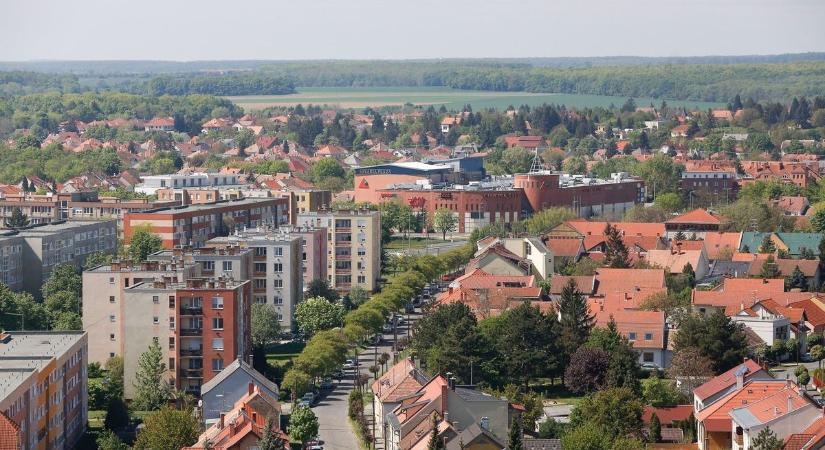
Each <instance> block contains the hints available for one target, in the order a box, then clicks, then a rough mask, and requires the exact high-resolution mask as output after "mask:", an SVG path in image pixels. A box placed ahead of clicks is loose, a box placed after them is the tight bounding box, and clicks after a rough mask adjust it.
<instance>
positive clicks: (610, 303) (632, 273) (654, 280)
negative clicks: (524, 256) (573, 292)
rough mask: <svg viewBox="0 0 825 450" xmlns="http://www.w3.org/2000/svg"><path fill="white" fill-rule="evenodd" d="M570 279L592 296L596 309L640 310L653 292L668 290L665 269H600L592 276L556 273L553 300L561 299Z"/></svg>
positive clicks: (551, 295) (590, 297) (552, 292)
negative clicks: (567, 275) (568, 275)
mask: <svg viewBox="0 0 825 450" xmlns="http://www.w3.org/2000/svg"><path fill="white" fill-rule="evenodd" d="M569 278H573V279H574V280H575V281H576V284H577V285H578V287H579V290H580V291H581V292H582V293H583V294H584V295H586V296H588V303H589V304H590V307H591V309H592V310H594V311H605V312H614V311H622V310H626V309H629V310H638V309H640V307H641V304H642V302H644V301H645V300H646V299H648V298H649V297H651V296H652V295H656V294H659V293H663V292H667V288H666V287H665V272H664V270H662V269H612V268H600V269H597V270H596V272H595V274H594V275H591V276H580V277H564V276H561V275H554V276H553V278H552V279H551V280H550V297H551V299H554V300H557V299H558V298H559V296H560V295H561V290H562V289H563V288H564V285H565V284H566V283H567V281H568V279H569Z"/></svg>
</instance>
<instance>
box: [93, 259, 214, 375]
mask: <svg viewBox="0 0 825 450" xmlns="http://www.w3.org/2000/svg"><path fill="white" fill-rule="evenodd" d="M197 269H198V267H197V266H196V265H195V264H194V263H191V262H190V263H184V262H183V261H182V260H176V261H147V262H144V263H140V264H131V263H128V262H120V261H113V262H112V263H111V264H105V265H102V266H98V267H95V268H92V269H90V270H85V271H83V329H84V330H85V331H86V332H87V333H89V340H90V341H92V342H94V345H92V347H91V348H90V349H89V361H91V362H98V363H100V364H101V365H102V364H105V363H106V361H108V360H109V358H111V357H113V356H122V355H123V346H124V344H125V342H124V337H125V333H124V326H125V324H126V321H125V320H124V318H125V315H126V305H125V303H124V296H123V292H124V290H126V289H128V288H130V287H131V286H134V285H136V284H140V283H143V282H152V281H155V280H167V281H168V282H183V281H185V280H187V279H189V278H194V277H196V276H198V275H199V273H198V270H197Z"/></svg>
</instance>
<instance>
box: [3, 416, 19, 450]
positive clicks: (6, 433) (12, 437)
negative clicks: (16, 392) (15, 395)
mask: <svg viewBox="0 0 825 450" xmlns="http://www.w3.org/2000/svg"><path fill="white" fill-rule="evenodd" d="M22 447H23V436H22V435H21V433H20V426H19V425H17V424H16V423H15V422H14V421H13V420H11V418H9V416H7V415H6V414H5V413H4V412H2V411H0V450H19V449H20V448H22Z"/></svg>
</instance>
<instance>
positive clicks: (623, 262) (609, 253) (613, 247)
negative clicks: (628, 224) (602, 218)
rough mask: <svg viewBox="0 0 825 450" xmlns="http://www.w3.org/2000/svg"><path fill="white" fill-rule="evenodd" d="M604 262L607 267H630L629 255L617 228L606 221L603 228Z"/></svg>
mask: <svg viewBox="0 0 825 450" xmlns="http://www.w3.org/2000/svg"><path fill="white" fill-rule="evenodd" d="M604 235H605V238H606V240H605V246H606V249H605V251H604V264H605V265H606V266H607V267H612V268H617V269H625V268H628V267H630V257H629V255H628V250H627V247H626V246H625V244H624V241H623V240H622V235H621V233H620V232H619V230H618V228H616V227H615V226H614V225H611V224H610V223H608V224H607V225H606V226H605V228H604Z"/></svg>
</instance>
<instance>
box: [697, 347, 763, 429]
mask: <svg viewBox="0 0 825 450" xmlns="http://www.w3.org/2000/svg"><path fill="white" fill-rule="evenodd" d="M773 379H774V378H773V377H772V376H771V374H770V372H768V371H767V370H765V369H763V368H762V366H760V365H759V364H758V363H757V362H756V361H754V360H752V359H745V361H744V362H743V363H742V364H739V365H738V366H736V367H734V368H732V369H730V370H728V371H726V372H723V373H721V374H719V375H717V376H715V377H713V378H711V379H709V380H707V381H706V382H704V383H703V384H701V385H700V386H698V387H697V388H696V389H694V390H693V411H694V415H695V414H696V413H697V412H699V411H702V410H704V409H705V408H707V407H708V406H710V405H712V404H714V403H715V402H716V401H718V400H719V399H720V398H723V397H725V396H726V395H728V394H730V393H731V392H733V391H734V389H736V388H737V385H741V384H742V383H745V382H749V381H754V380H763V381H764V380H771V381H772V380H773Z"/></svg>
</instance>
